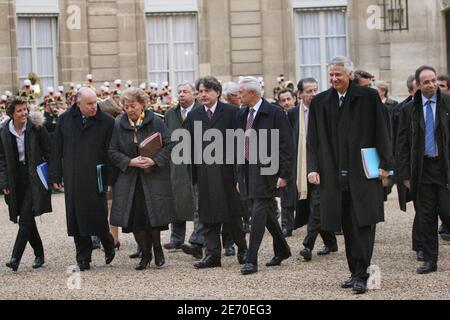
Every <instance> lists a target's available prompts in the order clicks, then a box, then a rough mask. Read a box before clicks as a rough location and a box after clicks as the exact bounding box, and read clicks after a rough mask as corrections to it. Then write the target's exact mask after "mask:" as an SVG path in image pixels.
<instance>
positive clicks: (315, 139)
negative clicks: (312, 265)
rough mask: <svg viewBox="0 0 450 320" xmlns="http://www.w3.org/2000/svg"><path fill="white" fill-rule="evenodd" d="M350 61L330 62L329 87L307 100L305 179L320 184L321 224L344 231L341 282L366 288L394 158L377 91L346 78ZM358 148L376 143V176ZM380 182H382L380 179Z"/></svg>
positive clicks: (356, 289) (355, 288) (357, 289)
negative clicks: (347, 271) (369, 172)
mask: <svg viewBox="0 0 450 320" xmlns="http://www.w3.org/2000/svg"><path fill="white" fill-rule="evenodd" d="M353 70H354V66H353V62H352V61H351V60H350V59H348V58H346V57H336V58H334V59H333V60H332V61H331V62H330V63H329V75H330V81H331V85H332V87H331V88H330V89H328V90H327V91H325V92H322V93H320V94H318V95H317V96H316V97H315V98H314V99H313V101H312V104H311V108H310V114H309V124H308V137H307V157H308V161H307V166H308V181H309V182H310V183H312V184H314V185H318V186H319V189H320V199H321V201H320V214H321V222H322V229H323V230H326V231H338V230H339V229H340V228H341V226H342V230H343V232H344V240H345V251H346V256H347V262H348V266H349V269H350V272H351V277H350V278H349V279H348V280H347V281H345V282H344V283H343V284H342V287H343V288H352V289H353V292H355V293H365V292H366V291H367V279H368V277H369V274H368V268H369V266H370V263H371V259H372V253H373V246H374V241H375V227H376V224H377V223H379V222H382V221H383V220H384V202H383V198H384V196H383V185H384V184H385V185H387V183H388V177H389V171H390V170H393V167H394V163H393V162H394V160H393V157H392V147H391V141H390V138H389V132H388V128H387V125H386V120H385V119H386V114H385V113H386V112H385V109H384V108H383V105H382V103H381V100H380V97H379V96H378V93H377V92H376V91H375V90H374V89H371V88H366V87H361V86H357V85H355V84H354V83H353V81H352V80H351V78H352V73H353ZM361 148H376V150H377V151H378V154H379V157H380V160H381V161H380V166H379V168H380V170H379V171H380V179H367V178H366V176H365V174H364V170H363V165H362V156H361ZM382 182H383V183H382Z"/></svg>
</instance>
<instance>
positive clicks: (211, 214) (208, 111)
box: [187, 76, 247, 269]
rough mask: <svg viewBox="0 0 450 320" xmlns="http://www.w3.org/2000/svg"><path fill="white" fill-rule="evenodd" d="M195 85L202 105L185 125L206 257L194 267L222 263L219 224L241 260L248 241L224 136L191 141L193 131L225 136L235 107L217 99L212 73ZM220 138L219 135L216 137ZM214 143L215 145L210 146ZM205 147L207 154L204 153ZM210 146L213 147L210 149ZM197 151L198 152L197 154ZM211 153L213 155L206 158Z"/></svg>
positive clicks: (219, 90) (218, 89) (217, 88)
mask: <svg viewBox="0 0 450 320" xmlns="http://www.w3.org/2000/svg"><path fill="white" fill-rule="evenodd" d="M195 88H196V90H197V92H198V99H200V101H201V103H202V104H203V106H201V107H200V108H197V109H196V110H193V111H191V112H190V113H189V114H188V117H187V119H188V128H189V131H190V133H191V137H192V144H193V149H192V166H191V167H192V180H193V184H194V185H197V190H198V214H199V221H200V223H202V224H203V234H204V237H205V246H206V252H205V257H204V258H203V259H202V260H201V261H199V262H196V263H195V264H194V267H195V268H197V269H203V268H214V267H220V266H221V254H222V249H221V243H220V234H221V228H222V225H226V228H227V230H228V232H229V234H230V235H231V238H232V239H233V241H234V242H235V243H236V245H237V247H238V254H237V258H238V262H239V263H240V264H243V263H244V258H245V255H246V252H247V242H246V240H245V232H244V229H243V225H242V217H241V216H239V213H240V212H241V211H240V210H239V206H240V199H239V194H238V193H237V191H236V188H235V178H234V166H233V164H232V163H231V164H229V163H227V161H226V160H227V154H228V153H227V152H231V151H232V150H228V149H227V146H226V143H225V139H223V141H222V142H223V143H222V144H220V143H218V141H216V138H212V139H213V140H214V141H213V144H214V145H213V144H212V143H211V142H208V141H201V140H200V141H198V140H197V141H194V137H195V136H196V135H195V132H199V133H201V136H202V137H203V140H205V134H206V135H208V134H211V135H215V134H219V135H221V138H225V137H226V131H227V130H230V129H231V130H233V128H234V119H235V116H236V113H237V111H238V109H237V108H236V107H234V106H231V105H229V104H225V103H222V102H220V101H219V98H220V95H221V94H222V85H221V84H220V82H219V81H218V80H217V79H216V78H214V77H210V76H209V77H204V78H201V79H199V80H197V82H196V85H195ZM219 139H220V138H219ZM212 146H215V147H217V148H212ZM208 149H209V150H210V151H211V152H210V154H206V151H208ZM211 149H214V151H212V150H211ZM199 151H200V156H198V154H199ZM205 155H210V156H211V158H212V159H206V158H205Z"/></svg>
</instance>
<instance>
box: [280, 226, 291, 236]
mask: <svg viewBox="0 0 450 320" xmlns="http://www.w3.org/2000/svg"><path fill="white" fill-rule="evenodd" d="M282 232H283V237H285V238H289V237H292V230H288V229H287V228H283V230H282Z"/></svg>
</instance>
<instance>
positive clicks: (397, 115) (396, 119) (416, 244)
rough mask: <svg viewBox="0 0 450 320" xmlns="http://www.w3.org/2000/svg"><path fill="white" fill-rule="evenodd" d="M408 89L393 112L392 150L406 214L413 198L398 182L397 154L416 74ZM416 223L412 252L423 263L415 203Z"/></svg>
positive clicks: (402, 205)
mask: <svg viewBox="0 0 450 320" xmlns="http://www.w3.org/2000/svg"><path fill="white" fill-rule="evenodd" d="M406 87H407V88H408V93H409V96H408V97H407V98H406V99H405V100H403V101H402V102H400V103H399V104H398V105H396V106H395V107H394V108H393V110H392V131H393V135H392V138H393V139H392V145H393V146H392V150H393V152H394V157H395V173H396V176H395V180H396V184H397V192H398V202H399V206H400V210H402V211H404V212H406V204H407V203H408V202H410V201H412V199H411V196H410V194H409V191H408V189H407V188H406V187H405V185H404V184H403V181H399V180H398V168H399V163H398V162H399V160H398V152H397V140H398V131H399V126H400V123H401V122H403V121H405V120H402V117H403V116H404V115H405V114H404V113H402V110H403V108H404V107H405V106H406V105H408V103H409V102H411V101H413V100H414V96H415V95H416V92H417V90H418V88H417V83H416V77H415V75H414V74H412V75H410V76H409V77H408V79H407V80H406ZM414 210H415V215H414V223H413V229H412V250H413V251H415V252H416V255H417V261H423V250H422V240H421V238H420V223H419V220H420V219H419V214H418V212H417V210H416V208H415V203H414Z"/></svg>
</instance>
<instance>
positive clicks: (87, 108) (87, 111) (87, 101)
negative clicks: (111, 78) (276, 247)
mask: <svg viewBox="0 0 450 320" xmlns="http://www.w3.org/2000/svg"><path fill="white" fill-rule="evenodd" d="M77 106H78V108H80V111H81V114H82V115H83V116H85V117H87V118H89V117H93V116H95V115H96V114H97V94H96V93H95V91H94V90H92V89H91V88H86V87H84V88H81V89H80V90H79V91H78V94H77Z"/></svg>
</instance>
